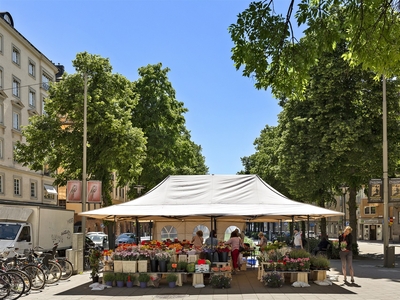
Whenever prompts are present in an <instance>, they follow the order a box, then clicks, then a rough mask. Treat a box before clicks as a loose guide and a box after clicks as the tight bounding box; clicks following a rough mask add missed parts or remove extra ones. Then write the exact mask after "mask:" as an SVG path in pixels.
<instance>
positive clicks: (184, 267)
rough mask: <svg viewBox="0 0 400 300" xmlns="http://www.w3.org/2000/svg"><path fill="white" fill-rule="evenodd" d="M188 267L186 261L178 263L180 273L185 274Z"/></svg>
mask: <svg viewBox="0 0 400 300" xmlns="http://www.w3.org/2000/svg"><path fill="white" fill-rule="evenodd" d="M187 265H188V263H187V262H186V261H180V262H178V271H180V272H185V271H186V267H187Z"/></svg>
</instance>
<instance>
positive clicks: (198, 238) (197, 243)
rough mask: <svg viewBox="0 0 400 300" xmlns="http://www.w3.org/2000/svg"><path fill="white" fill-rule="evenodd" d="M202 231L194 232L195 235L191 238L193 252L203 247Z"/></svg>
mask: <svg viewBox="0 0 400 300" xmlns="http://www.w3.org/2000/svg"><path fill="white" fill-rule="evenodd" d="M203 242H204V239H203V231H201V230H199V231H197V232H196V235H195V236H193V238H192V244H193V247H194V249H195V250H201V248H202V247H203Z"/></svg>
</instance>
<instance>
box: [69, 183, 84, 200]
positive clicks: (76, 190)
mask: <svg viewBox="0 0 400 300" xmlns="http://www.w3.org/2000/svg"><path fill="white" fill-rule="evenodd" d="M81 197H82V181H80V180H70V181H68V182H67V202H81Z"/></svg>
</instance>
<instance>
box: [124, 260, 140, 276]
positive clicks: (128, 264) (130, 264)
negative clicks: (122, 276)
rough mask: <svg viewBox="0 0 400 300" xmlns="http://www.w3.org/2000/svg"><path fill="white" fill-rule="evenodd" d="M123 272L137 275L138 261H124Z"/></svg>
mask: <svg viewBox="0 0 400 300" xmlns="http://www.w3.org/2000/svg"><path fill="white" fill-rule="evenodd" d="M123 272H124V273H136V272H137V261H136V260H128V261H124V266H123Z"/></svg>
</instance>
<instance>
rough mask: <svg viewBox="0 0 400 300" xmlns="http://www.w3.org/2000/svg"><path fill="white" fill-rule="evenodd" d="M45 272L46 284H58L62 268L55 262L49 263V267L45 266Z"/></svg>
mask: <svg viewBox="0 0 400 300" xmlns="http://www.w3.org/2000/svg"><path fill="white" fill-rule="evenodd" d="M43 267H44V268H43V271H44V273H45V274H46V283H47V284H52V283H56V282H57V281H59V280H60V278H61V273H62V272H61V267H60V265H59V264H58V263H56V262H54V261H50V260H49V261H48V263H47V266H44V265H43Z"/></svg>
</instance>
